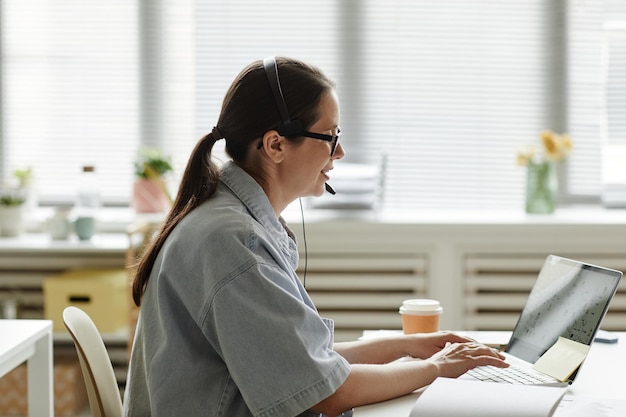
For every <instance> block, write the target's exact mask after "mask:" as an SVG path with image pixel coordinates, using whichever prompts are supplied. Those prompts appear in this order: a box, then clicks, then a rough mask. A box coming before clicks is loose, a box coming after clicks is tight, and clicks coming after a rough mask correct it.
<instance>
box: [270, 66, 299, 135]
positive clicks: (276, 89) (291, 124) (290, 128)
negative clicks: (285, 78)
mask: <svg viewBox="0 0 626 417" xmlns="http://www.w3.org/2000/svg"><path fill="white" fill-rule="evenodd" d="M263 68H265V74H266V75H267V79H268V81H269V83H270V88H271V89H272V93H273V94H274V101H275V102H276V106H277V107H278V112H279V113H280V118H281V120H282V124H281V125H280V126H278V127H277V128H276V130H277V131H278V133H279V134H280V135H281V136H287V137H293V136H298V135H299V134H300V132H302V131H304V126H302V122H301V121H300V120H291V117H289V111H288V110H287V104H286V103H285V97H284V96H283V89H282V88H281V87H280V80H279V78H278V66H277V65H276V58H274V57H273V56H270V57H267V58H265V59H264V60H263Z"/></svg>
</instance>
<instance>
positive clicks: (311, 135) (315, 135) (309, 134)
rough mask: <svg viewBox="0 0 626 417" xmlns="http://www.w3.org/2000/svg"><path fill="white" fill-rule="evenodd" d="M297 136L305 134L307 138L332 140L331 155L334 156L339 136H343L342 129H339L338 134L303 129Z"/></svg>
mask: <svg viewBox="0 0 626 417" xmlns="http://www.w3.org/2000/svg"><path fill="white" fill-rule="evenodd" d="M297 136H304V137H305V138H311V139H320V140H325V141H326V142H330V156H331V157H333V156H335V151H336V150H337V144H338V143H339V138H340V137H341V130H340V129H337V134H336V135H325V134H323V133H315V132H308V131H306V130H303V131H302V132H300V133H299V134H298V135H297Z"/></svg>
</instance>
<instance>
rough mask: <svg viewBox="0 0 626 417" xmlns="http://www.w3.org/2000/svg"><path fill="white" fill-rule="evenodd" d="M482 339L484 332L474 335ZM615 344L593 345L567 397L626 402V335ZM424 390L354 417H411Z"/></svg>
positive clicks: (621, 334) (365, 409)
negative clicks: (624, 382) (625, 385)
mask: <svg viewBox="0 0 626 417" xmlns="http://www.w3.org/2000/svg"><path fill="white" fill-rule="evenodd" d="M473 333H474V334H475V335H477V336H476V338H477V339H478V340H481V339H480V336H479V335H480V332H473ZM616 334H617V335H618V336H619V341H618V342H617V343H613V344H607V343H593V344H592V346H591V350H590V351H589V355H588V356H587V359H585V362H584V364H583V366H582V367H581V368H580V371H579V373H578V376H577V377H576V380H575V381H574V383H573V384H572V385H571V386H570V387H569V388H568V391H567V394H570V395H574V396H579V397H584V398H591V399H616V400H626V389H624V384H623V376H624V375H626V360H625V359H624V358H626V332H616ZM421 391H422V390H418V391H416V392H414V393H412V394H409V395H406V396H404V397H400V398H397V399H395V400H390V401H385V402H382V403H378V404H372V405H369V406H365V407H358V408H357V409H355V410H354V417H387V416H394V417H408V415H409V413H410V412H411V408H412V407H413V404H414V403H415V401H416V400H417V398H418V397H419V395H420V393H421Z"/></svg>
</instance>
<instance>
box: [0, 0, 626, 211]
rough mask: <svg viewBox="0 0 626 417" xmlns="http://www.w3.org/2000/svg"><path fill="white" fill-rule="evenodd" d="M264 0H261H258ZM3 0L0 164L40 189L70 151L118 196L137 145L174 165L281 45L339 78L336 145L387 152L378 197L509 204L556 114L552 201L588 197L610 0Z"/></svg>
mask: <svg viewBox="0 0 626 417" xmlns="http://www.w3.org/2000/svg"><path fill="white" fill-rule="evenodd" d="M263 3H264V2H263ZM263 3H261V2H255V1H245V0H195V1H194V0H180V1H176V2H174V1H167V0H162V1H157V2H137V3H135V2H132V1H128V0H108V1H106V2H95V3H94V2H81V1H79V0H64V1H57V2H54V5H52V4H50V2H46V1H44V0H7V1H5V2H3V4H2V37H3V39H2V57H3V67H2V71H3V78H4V83H3V103H2V105H3V125H4V132H3V136H2V148H1V152H2V153H1V155H2V157H3V165H2V174H3V175H4V178H5V179H6V178H7V177H8V176H9V175H10V171H11V170H12V169H15V168H20V167H24V166H28V165H32V166H33V167H34V169H35V175H36V180H37V183H38V189H39V192H40V196H41V200H42V201H46V200H48V201H53V200H55V199H56V200H58V199H59V198H63V197H66V198H67V197H68V196H69V195H70V194H71V193H72V190H73V186H74V179H75V178H76V175H77V173H78V172H79V169H80V166H81V165H82V164H83V163H93V164H94V165H96V167H97V169H98V172H99V176H100V179H101V180H102V184H103V186H102V190H103V192H104V194H105V199H106V200H107V201H109V202H114V203H115V202H117V203H121V202H125V201H128V199H129V197H130V190H131V182H132V180H133V175H132V162H133V160H134V156H135V152H136V151H137V148H138V146H140V144H149V145H156V146H160V147H162V148H164V149H165V150H166V152H168V153H170V154H171V155H173V157H174V162H175V164H174V165H175V170H176V172H177V174H178V175H180V174H182V171H183V168H184V165H185V163H186V160H187V157H188V155H189V152H190V151H191V149H192V148H193V146H194V144H195V142H196V141H197V140H198V139H199V138H200V137H201V136H202V135H204V134H205V133H206V132H208V131H210V129H211V127H212V126H213V124H214V123H215V121H216V120H217V117H218V113H219V109H220V106H221V100H222V98H223V95H224V93H225V91H226V89H227V87H228V85H229V83H230V82H231V81H232V79H233V78H234V76H235V75H236V74H237V73H238V72H239V70H241V68H242V67H243V66H245V65H246V64H248V63H249V62H250V61H252V60H254V59H259V58H263V57H265V56H268V55H290V56H294V57H297V58H301V59H304V60H306V61H309V62H311V63H314V64H316V65H318V66H319V67H321V68H322V69H324V71H325V72H326V73H327V74H328V75H329V76H331V77H332V78H334V79H335V80H336V81H337V83H338V90H339V96H340V101H341V105H342V109H341V111H342V132H343V133H344V135H343V139H342V143H343V144H344V146H345V148H346V150H347V153H348V157H347V160H352V161H359V162H369V163H375V162H378V161H379V160H380V158H381V156H382V155H385V156H386V158H387V172H386V190H385V206H386V207H387V208H389V209H401V210H409V209H411V210H412V209H416V208H425V209H442V208H444V209H445V208H455V209H458V208H462V209H472V208H475V209H482V208H502V209H515V210H519V209H520V208H521V207H523V199H524V186H525V181H524V177H525V170H524V169H523V168H521V167H518V166H516V165H515V152H516V151H517V149H518V148H520V147H522V146H525V145H527V144H529V143H534V142H537V143H538V140H539V139H538V135H539V132H540V131H541V130H543V129H546V128H552V129H554V130H557V131H568V132H569V133H570V134H571V137H572V140H573V141H574V146H575V149H574V152H573V154H572V158H571V159H570V160H569V161H568V164H567V166H566V167H565V170H564V172H562V173H561V174H562V175H561V177H562V184H563V187H562V192H563V201H565V202H599V201H600V199H599V196H600V193H601V188H602V187H601V171H602V163H601V162H602V155H601V137H600V127H601V117H602V113H601V101H602V97H603V96H602V94H603V92H602V82H601V79H600V74H601V72H602V67H601V64H600V62H601V59H600V58H601V51H602V42H603V36H604V35H603V27H604V21H605V19H606V17H607V16H611V17H613V18H614V17H615V16H616V14H619V13H623V16H625V17H626V10H624V9H625V7H624V6H621V5H620V4H619V3H620V2H619V0H612V1H609V0H607V1H603V0H586V1H571V2H564V1H555V2H546V1H544V0H507V1H501V2H491V1H485V0H471V1H467V0H441V1H437V2H432V1H425V0H420V1H409V0H388V1H384V2H381V1H376V0H346V1H333V0H316V1H314V2H313V1H311V2H308V1H300V2H293V1H289V0H277V1H274V2H271V4H263Z"/></svg>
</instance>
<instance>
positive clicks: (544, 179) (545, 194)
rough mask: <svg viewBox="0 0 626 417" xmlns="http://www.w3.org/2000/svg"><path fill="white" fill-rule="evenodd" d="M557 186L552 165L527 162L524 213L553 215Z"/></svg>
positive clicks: (549, 163)
mask: <svg viewBox="0 0 626 417" xmlns="http://www.w3.org/2000/svg"><path fill="white" fill-rule="evenodd" d="M557 186H558V184H557V178H556V171H555V169H554V164H553V163H551V162H532V161H531V162H529V163H528V176H527V179H526V213H530V214H550V213H553V212H554V209H555V206H556V193H557Z"/></svg>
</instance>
